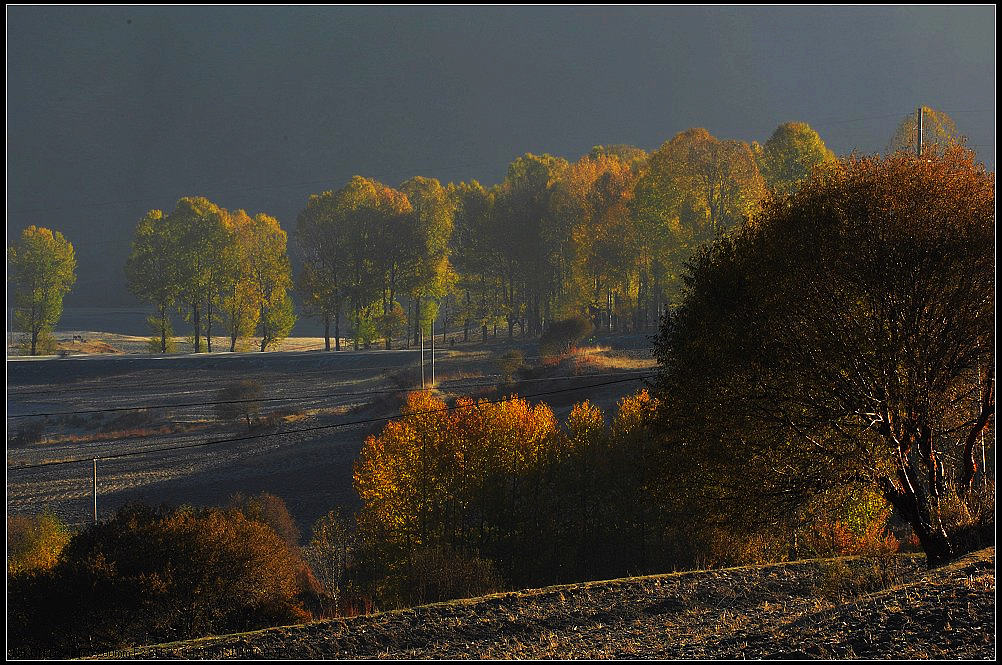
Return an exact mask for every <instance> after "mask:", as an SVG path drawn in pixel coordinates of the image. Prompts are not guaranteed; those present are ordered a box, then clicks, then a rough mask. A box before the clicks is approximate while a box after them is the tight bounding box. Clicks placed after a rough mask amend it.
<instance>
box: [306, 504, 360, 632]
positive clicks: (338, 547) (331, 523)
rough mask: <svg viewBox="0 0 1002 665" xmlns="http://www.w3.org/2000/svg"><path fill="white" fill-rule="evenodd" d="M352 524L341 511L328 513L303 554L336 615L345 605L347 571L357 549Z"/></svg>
mask: <svg viewBox="0 0 1002 665" xmlns="http://www.w3.org/2000/svg"><path fill="white" fill-rule="evenodd" d="M353 522H354V520H351V519H349V517H348V516H346V515H345V512H344V511H343V510H342V509H341V508H335V509H334V510H331V511H329V512H328V513H327V514H326V515H324V516H323V517H321V518H320V519H318V520H317V521H316V523H315V524H314V525H313V532H312V535H311V536H310V542H309V544H308V545H307V546H306V547H305V548H304V552H303V554H304V557H305V559H306V561H307V562H308V563H309V564H310V567H311V568H312V569H313V574H314V575H315V576H316V578H317V580H318V581H319V582H320V584H321V585H322V586H323V589H324V592H325V595H326V596H327V598H329V600H330V603H331V605H332V607H331V610H333V612H337V611H338V610H339V609H340V608H341V605H342V603H344V601H345V592H346V590H347V587H348V569H349V566H350V565H351V560H352V556H354V554H355V552H354V550H355V547H356V533H355V529H354V524H353ZM333 612H332V613H333Z"/></svg>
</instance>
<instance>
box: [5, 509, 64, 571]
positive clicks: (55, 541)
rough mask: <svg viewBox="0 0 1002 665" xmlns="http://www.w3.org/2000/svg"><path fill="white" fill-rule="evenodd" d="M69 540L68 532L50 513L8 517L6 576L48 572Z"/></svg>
mask: <svg viewBox="0 0 1002 665" xmlns="http://www.w3.org/2000/svg"><path fill="white" fill-rule="evenodd" d="M69 540H70V531H69V529H67V528H66V525H65V524H63V523H62V521H60V519H59V518H58V517H56V516H55V515H54V514H52V513H42V514H41V515H10V516H8V517H7V574H8V575H19V574H22V573H26V572H28V571H36V570H49V569H50V568H52V567H53V566H55V565H56V560H57V559H58V558H59V553H60V552H62V551H63V547H65V546H66V543H67V542H69Z"/></svg>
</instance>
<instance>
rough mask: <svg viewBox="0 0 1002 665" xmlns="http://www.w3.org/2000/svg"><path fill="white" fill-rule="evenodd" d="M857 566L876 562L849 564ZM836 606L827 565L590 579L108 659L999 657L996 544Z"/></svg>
mask: <svg viewBox="0 0 1002 665" xmlns="http://www.w3.org/2000/svg"><path fill="white" fill-rule="evenodd" d="M847 561H848V562H849V563H850V564H851V565H852V566H857V565H859V566H869V565H871V564H869V563H866V562H859V561H852V560H847ZM890 566H891V567H892V568H893V569H894V572H895V574H896V575H897V576H898V577H899V579H900V580H901V582H900V583H899V584H897V585H895V586H892V587H890V588H888V589H885V590H883V591H879V592H876V593H872V594H869V595H864V596H861V597H858V598H855V599H851V600H849V601H844V602H837V601H836V602H832V601H829V600H826V599H825V597H824V594H819V584H821V580H823V579H824V578H825V574H826V571H830V570H831V569H832V563H831V562H826V561H821V560H810V561H800V562H794V563H787V564H775V565H766V566H748V567H742V568H730V569H724V570H711V571H697V572H685V573H675V574H668V575H655V576H650V577H639V578H628V579H621V580H612V581H603V582H588V583H584V584H575V585H566V586H557V587H548V588H545V589H538V590H530V591H521V592H514V593H505V594H497V595H493V596H485V597H483V598H474V599H470V600H461V601H453V602H448V603H438V604H435V605H426V606H423V607H418V608H414V609H409V610H402V611H395V612H385V613H381V614H375V615H370V616H364V617H356V618H353V619H347V620H333V621H322V622H317V623H312V624H306V625H302V626H289V627H283V628H271V629H267V630H261V631H256V632H251V633H244V634H239V635H226V636H221V637H213V638H205V639H201V640H192V641H188V642H176V643H172V644H166V645H157V646H150V647H144V648H141V649H134V650H129V651H128V652H119V653H116V654H108V656H126V657H140V658H179V657H180V658H189V659H201V658H212V659H217V658H282V659H290V658H313V659H316V658H525V659H528V658H617V657H618V658H742V657H745V658H782V657H787V658H797V657H816V658H921V657H940V658H957V657H965V658H994V656H995V638H994V634H995V620H994V607H995V601H994V596H995V573H994V569H995V550H994V548H990V549H987V550H982V551H981V552H978V553H975V554H972V555H969V556H967V557H965V558H963V559H961V560H959V561H957V562H955V563H953V564H951V565H948V566H945V567H942V568H938V569H935V570H932V571H926V570H924V568H923V566H924V564H923V561H922V560H921V559H920V558H919V557H915V556H911V557H905V556H901V557H894V558H893V560H892V563H891V564H890Z"/></svg>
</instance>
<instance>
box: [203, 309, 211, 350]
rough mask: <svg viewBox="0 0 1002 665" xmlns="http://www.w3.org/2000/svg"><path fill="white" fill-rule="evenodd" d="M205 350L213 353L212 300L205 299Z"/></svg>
mask: <svg viewBox="0 0 1002 665" xmlns="http://www.w3.org/2000/svg"><path fill="white" fill-rule="evenodd" d="M205 350H206V351H208V352H209V353H212V301H211V300H206V301H205Z"/></svg>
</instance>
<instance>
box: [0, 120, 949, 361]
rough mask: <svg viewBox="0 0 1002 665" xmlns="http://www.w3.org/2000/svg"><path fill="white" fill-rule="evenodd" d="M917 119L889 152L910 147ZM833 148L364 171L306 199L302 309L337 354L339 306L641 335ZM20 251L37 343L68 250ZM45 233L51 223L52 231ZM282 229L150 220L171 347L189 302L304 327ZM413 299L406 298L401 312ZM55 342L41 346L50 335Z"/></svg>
mask: <svg viewBox="0 0 1002 665" xmlns="http://www.w3.org/2000/svg"><path fill="white" fill-rule="evenodd" d="M925 127H926V130H925V134H926V137H925V140H926V143H927V145H937V144H947V143H954V142H956V141H958V139H959V138H960V137H959V136H958V135H957V130H956V126H955V124H954V123H953V121H952V120H951V119H950V118H949V117H948V116H947V115H946V114H943V113H940V112H937V111H935V110H933V109H926V110H925ZM915 133H916V119H915V117H914V116H912V115H909V116H907V117H906V118H905V119H904V120H903V121H902V123H901V125H900V127H899V128H898V131H897V133H896V134H895V137H894V139H893V140H892V142H891V145H890V146H889V149H890V150H898V149H903V148H910V147H911V146H912V145H913V144H914V138H915ZM833 159H834V155H833V154H832V153H831V151H829V150H828V149H827V148H826V147H825V145H824V142H823V141H822V140H821V138H820V137H819V136H818V134H817V133H816V132H815V131H814V130H812V129H811V128H810V127H809V126H808V125H806V124H804V123H786V124H783V125H780V126H779V127H778V128H777V129H776V131H775V132H774V133H773V135H772V137H771V138H770V139H769V140H768V141H766V142H765V144H764V145H759V144H758V143H756V142H752V143H750V144H748V143H745V142H742V141H733V140H719V139H717V138H715V137H714V136H712V135H711V134H710V133H709V132H707V131H706V130H704V129H691V130H688V131H685V132H682V133H680V134H678V135H677V136H675V137H674V138H673V139H671V140H670V141H667V142H665V144H664V145H662V146H661V147H660V148H658V149H657V150H655V151H653V152H651V153H650V154H648V153H646V152H645V151H643V150H641V149H640V148H635V147H632V146H622V145H620V146H596V147H595V148H594V149H593V150H592V151H591V152H590V153H589V154H588V155H585V156H584V157H582V158H581V159H580V160H578V161H577V162H574V163H570V162H568V161H566V160H564V159H562V158H558V157H552V156H550V155H542V156H539V155H533V154H526V155H523V156H522V157H519V158H518V159H516V160H515V161H514V162H512V163H511V164H510V165H509V168H508V172H507V174H506V176H505V179H504V181H503V182H502V183H500V184H498V185H496V186H494V187H491V188H485V187H483V186H482V185H480V184H479V183H478V182H476V181H471V182H469V183H459V184H452V183H450V184H448V185H445V186H443V185H442V184H441V183H439V182H438V181H436V180H434V179H429V178H422V177H415V178H411V179H410V180H408V181H406V182H405V183H403V184H401V185H400V186H399V187H398V188H396V189H394V188H392V187H389V186H387V185H384V184H382V183H379V182H376V181H374V180H370V179H367V178H362V177H358V176H356V177H355V178H353V179H352V180H351V181H350V182H349V183H347V184H346V185H345V186H344V187H342V188H341V189H339V190H337V191H327V192H324V193H321V194H318V195H313V196H311V197H310V198H309V200H308V202H307V205H306V207H305V209H304V210H303V211H302V212H301V213H300V214H299V216H298V219H297V227H296V240H297V245H298V249H299V252H300V254H301V257H302V261H303V269H302V271H301V272H300V274H299V276H298V278H297V280H296V284H295V286H296V290H297V291H298V292H299V294H300V297H301V310H302V312H303V313H305V314H307V315H308V316H311V317H315V318H318V319H319V320H321V321H323V322H324V324H325V336H326V338H327V348H330V337H331V326H333V329H334V338H335V347H336V348H340V338H341V335H340V332H341V324H342V322H343V317H347V320H348V322H349V323H350V327H351V329H352V335H353V337H354V338H355V343H356V346H357V344H358V342H359V341H363V342H365V343H367V344H368V343H371V342H372V341H374V340H376V339H379V338H382V339H384V340H385V344H386V346H387V347H389V346H390V344H391V340H392V339H393V338H394V336H396V335H397V334H398V333H399V332H400V331H401V330H406V331H407V339H410V335H411V334H413V335H414V337H415V338H416V336H417V334H418V331H419V330H421V329H422V327H424V329H427V327H426V326H427V324H428V322H429V321H430V320H431V319H432V318H433V317H438V316H439V315H441V318H442V320H443V321H444V322H445V323H446V324H447V325H452V326H461V327H462V328H463V338H464V340H468V339H469V337H470V334H471V331H472V330H473V329H474V328H476V327H479V329H480V331H481V334H482V335H483V336H484V337H486V336H487V334H488V331H489V329H491V328H493V329H494V332H495V334H496V333H497V328H498V327H499V326H500V327H502V328H505V327H507V331H508V335H509V336H511V335H513V334H514V331H515V329H516V327H517V328H518V330H519V332H520V333H521V334H539V333H541V332H542V330H543V328H544V326H545V325H546V324H547V323H548V322H550V321H552V320H555V319H558V318H564V317H567V316H573V315H579V314H584V315H587V316H590V317H591V318H592V319H593V321H594V322H595V324H596V325H599V326H602V327H603V328H605V329H619V330H626V329H633V330H645V329H649V328H651V327H653V326H655V325H656V324H657V322H658V320H659V317H660V315H661V314H662V313H663V312H664V311H665V309H666V306H667V305H668V304H669V303H673V302H675V301H677V299H678V297H679V293H680V287H681V281H680V275H681V274H682V272H683V270H684V265H685V262H686V260H687V259H688V258H689V257H690V256H691V255H692V254H693V252H694V251H695V250H696V249H697V248H698V247H700V246H702V245H703V244H705V243H707V242H709V241H710V240H712V239H713V238H715V237H716V236H718V235H719V234H721V233H722V232H724V231H726V230H728V229H730V228H733V227H734V226H735V225H736V224H737V223H738V222H739V221H740V220H741V219H743V218H744V217H746V216H748V215H750V214H751V213H752V212H753V211H754V210H755V209H756V206H757V205H758V203H759V202H760V201H761V200H762V199H763V197H764V196H765V194H766V192H767V191H770V190H771V191H774V192H777V193H780V194H783V193H788V192H791V191H793V190H794V189H795V188H796V187H797V186H798V184H799V183H800V182H801V181H802V180H803V179H804V178H805V177H807V176H808V175H809V174H810V173H811V172H812V170H813V169H815V168H817V167H818V166H821V165H824V164H830V163H832V160H833ZM25 234H27V235H25V236H24V237H22V238H21V240H20V242H19V244H18V247H12V248H10V249H9V250H8V264H9V266H10V271H9V276H10V281H11V282H12V284H14V286H15V294H14V301H15V325H16V326H17V328H18V329H19V330H22V331H25V332H28V333H29V337H30V347H31V350H32V353H35V352H36V351H37V350H38V347H39V340H41V341H42V342H45V341H46V339H47V337H46V334H47V332H48V331H51V330H52V327H53V326H54V324H55V322H56V320H58V317H59V313H60V312H61V308H62V297H63V295H64V294H65V293H66V292H68V290H69V288H70V287H71V286H72V284H73V281H74V277H73V270H74V267H75V261H74V260H73V256H72V246H70V245H69V243H67V242H66V241H65V239H64V238H62V236H61V235H60V234H59V233H58V232H56V233H53V232H51V231H48V230H47V229H39V228H36V227H30V229H29V230H26V231H25ZM46 234H48V235H46ZM285 244H286V236H285V232H284V231H283V230H282V229H281V227H280V226H279V224H278V222H277V220H275V219H274V218H272V217H270V216H268V215H264V214H259V215H256V216H254V217H251V216H249V215H248V214H247V213H245V212H244V211H242V210H238V211H235V212H231V211H227V210H224V209H222V208H220V207H219V206H217V205H215V204H213V203H212V202H210V201H208V200H206V199H204V198H185V199H182V200H181V201H179V202H178V204H177V206H176V208H175V209H174V211H173V212H171V213H169V214H166V213H164V212H162V211H159V210H151V211H150V212H148V213H147V214H146V215H145V216H144V217H143V219H142V220H140V222H139V223H138V224H137V226H136V230H135V237H134V243H133V249H132V253H131V255H130V257H129V259H128V262H127V265H126V273H127V278H128V286H129V288H130V290H131V291H132V292H133V293H134V294H135V295H136V296H137V297H138V298H139V299H140V300H141V301H142V302H144V303H148V304H150V305H152V306H153V307H154V308H155V310H156V312H155V314H154V315H153V316H152V317H151V318H150V324H151V326H152V327H153V329H154V330H155V331H156V337H157V340H156V341H155V342H154V343H153V344H152V346H153V347H154V348H155V349H156V350H158V351H161V352H166V351H168V350H170V348H171V345H172V337H173V336H172V330H171V314H172V313H173V312H175V311H181V312H182V313H183V314H184V316H185V318H186V320H188V321H189V322H190V323H191V325H192V329H193V335H192V342H193V346H194V348H195V350H196V351H201V340H202V337H203V336H204V337H205V339H206V348H207V349H208V350H211V346H212V336H213V328H214V326H215V328H216V330H217V331H218V330H219V329H220V328H222V329H223V330H224V331H225V333H226V335H227V336H228V337H229V339H230V348H231V350H232V349H234V348H235V347H236V343H237V340H238V339H240V338H243V337H249V336H252V335H254V334H257V335H258V336H259V337H260V348H261V349H262V350H263V349H265V348H267V347H268V345H270V344H272V343H273V342H274V341H276V340H278V339H281V338H282V337H283V336H285V335H286V334H287V333H288V332H289V330H290V329H291V325H292V323H293V322H294V320H295V318H294V314H293V304H292V299H291V297H290V295H289V291H290V290H291V288H292V280H291V274H290V269H289V261H288V258H287V256H286V247H285ZM405 307H406V309H405ZM43 346H44V344H43Z"/></svg>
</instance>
